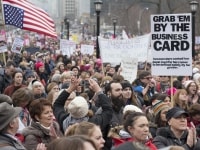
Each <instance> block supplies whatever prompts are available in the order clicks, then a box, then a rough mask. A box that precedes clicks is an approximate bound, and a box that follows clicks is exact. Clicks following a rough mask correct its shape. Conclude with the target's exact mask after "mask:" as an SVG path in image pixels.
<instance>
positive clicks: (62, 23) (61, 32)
mask: <svg viewBox="0 0 200 150" xmlns="http://www.w3.org/2000/svg"><path fill="white" fill-rule="evenodd" d="M63 25H64V22H63V21H62V22H61V30H60V37H61V39H62V38H63Z"/></svg>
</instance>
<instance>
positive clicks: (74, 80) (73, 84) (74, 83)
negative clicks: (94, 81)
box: [67, 76, 81, 93]
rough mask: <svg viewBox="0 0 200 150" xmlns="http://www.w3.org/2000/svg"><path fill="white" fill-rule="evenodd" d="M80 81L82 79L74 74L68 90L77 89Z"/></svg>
mask: <svg viewBox="0 0 200 150" xmlns="http://www.w3.org/2000/svg"><path fill="white" fill-rule="evenodd" d="M80 81H81V79H77V78H76V76H72V77H71V82H70V85H69V88H68V89H67V91H68V92H69V93H71V92H73V91H75V90H76V89H77V87H78V86H79V84H80Z"/></svg>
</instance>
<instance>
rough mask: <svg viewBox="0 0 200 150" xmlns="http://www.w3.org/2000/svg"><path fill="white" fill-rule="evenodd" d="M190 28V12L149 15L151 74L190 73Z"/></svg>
mask: <svg viewBox="0 0 200 150" xmlns="http://www.w3.org/2000/svg"><path fill="white" fill-rule="evenodd" d="M191 30H192V27H191V14H164V15H151V47H152V74H153V75H163V76H180V75H181V76H191V75H192V45H191V43H192V41H191V39H192V33H191Z"/></svg>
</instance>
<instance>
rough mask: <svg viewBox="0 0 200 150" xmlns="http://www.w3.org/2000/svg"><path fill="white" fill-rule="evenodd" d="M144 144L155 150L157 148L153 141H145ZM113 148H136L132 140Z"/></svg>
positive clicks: (132, 149) (126, 149) (118, 149)
mask: <svg viewBox="0 0 200 150" xmlns="http://www.w3.org/2000/svg"><path fill="white" fill-rule="evenodd" d="M145 146H146V147H148V148H149V149H150V150H157V148H156V147H155V145H154V144H153V143H151V141H148V142H146V143H145ZM113 150H137V147H135V145H134V144H133V141H132V142H125V143H123V144H121V145H119V146H118V147H117V148H114V149H113Z"/></svg>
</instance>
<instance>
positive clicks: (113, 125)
mask: <svg viewBox="0 0 200 150" xmlns="http://www.w3.org/2000/svg"><path fill="white" fill-rule="evenodd" d="M16 57H18V59H17V61H16V59H14V58H16ZM199 69H200V67H199V66H198V64H197V65H195V66H194V67H193V72H192V73H193V75H192V76H178V77H173V78H172V77H169V76H153V75H152V74H151V68H150V65H149V67H148V69H147V68H146V69H145V70H138V73H137V77H136V79H135V80H134V81H132V82H130V81H128V80H126V79H124V77H123V76H122V75H121V74H120V72H121V70H123V68H121V67H120V66H119V65H116V66H113V64H111V63H109V62H107V63H102V61H101V59H97V58H96V57H95V54H94V55H82V54H81V53H80V51H77V52H76V53H74V54H73V55H71V56H70V57H68V56H63V55H61V54H59V55H55V54H51V52H36V53H35V54H29V53H27V52H26V51H23V52H22V53H21V55H18V56H15V57H12V58H10V57H9V58H8V59H7V62H6V63H1V65H0V92H1V94H0V122H1V123H0V149H2V150H57V149H59V150H72V149H73V150H86V149H87V150H111V149H112V150H122V149H123V150H157V149H160V150H199V149H200V140H199V137H200V92H199V85H200V84H199V77H200V71H199ZM171 82H173V85H171Z"/></svg>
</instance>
